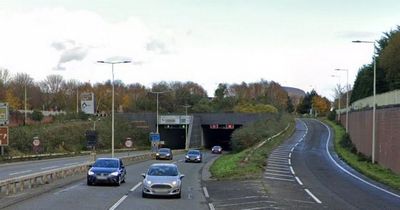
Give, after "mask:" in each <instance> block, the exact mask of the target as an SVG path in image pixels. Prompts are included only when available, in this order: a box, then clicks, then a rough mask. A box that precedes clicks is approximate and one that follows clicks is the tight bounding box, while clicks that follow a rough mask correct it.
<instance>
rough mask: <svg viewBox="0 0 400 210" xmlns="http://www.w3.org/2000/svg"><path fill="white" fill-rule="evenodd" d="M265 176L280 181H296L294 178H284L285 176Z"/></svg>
mask: <svg viewBox="0 0 400 210" xmlns="http://www.w3.org/2000/svg"><path fill="white" fill-rule="evenodd" d="M264 178H266V179H273V180H279V181H287V182H294V179H283V178H277V177H272V176H264Z"/></svg>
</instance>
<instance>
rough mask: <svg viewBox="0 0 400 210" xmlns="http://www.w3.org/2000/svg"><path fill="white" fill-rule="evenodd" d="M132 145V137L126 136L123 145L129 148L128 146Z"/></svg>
mask: <svg viewBox="0 0 400 210" xmlns="http://www.w3.org/2000/svg"><path fill="white" fill-rule="evenodd" d="M132 145H133V142H132V139H131V138H126V141H125V147H128V148H130V147H132Z"/></svg>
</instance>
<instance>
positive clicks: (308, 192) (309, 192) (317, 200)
mask: <svg viewBox="0 0 400 210" xmlns="http://www.w3.org/2000/svg"><path fill="white" fill-rule="evenodd" d="M304 190H305V191H306V192H307V194H308V195H309V196H311V197H312V198H313V199H314V201H315V202H317V203H319V204H321V203H322V202H321V201H320V200H319V199H318V198H317V197H315V195H314V194H312V193H311V191H310V190H308V189H304Z"/></svg>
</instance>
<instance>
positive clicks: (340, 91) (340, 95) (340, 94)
mask: <svg viewBox="0 0 400 210" xmlns="http://www.w3.org/2000/svg"><path fill="white" fill-rule="evenodd" d="M331 77H337V78H339V88H340V90H339V98H338V108H339V122H341V121H340V115H341V113H340V98H341V97H342V90H341V89H342V88H341V87H340V76H338V75H331Z"/></svg>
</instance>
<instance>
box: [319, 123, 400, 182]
mask: <svg viewBox="0 0 400 210" xmlns="http://www.w3.org/2000/svg"><path fill="white" fill-rule="evenodd" d="M325 122H326V123H328V124H329V126H330V127H332V128H333V130H334V133H335V142H334V147H335V150H336V153H337V154H338V155H339V157H340V158H341V159H342V160H344V161H345V162H346V163H347V164H349V165H350V166H351V167H353V168H354V169H355V170H357V171H359V172H360V173H362V174H364V175H366V176H368V177H370V178H371V179H374V180H376V181H378V182H381V183H384V184H386V185H388V186H390V187H392V188H395V189H400V175H397V174H395V173H394V172H392V171H391V170H389V169H386V168H384V167H382V166H380V165H378V164H372V163H371V161H370V160H368V159H367V158H365V157H364V156H362V155H359V154H355V153H353V152H351V151H350V149H349V148H346V147H344V146H343V144H341V141H343V139H344V138H343V137H344V135H345V129H344V128H343V127H342V126H340V125H338V124H336V123H335V122H332V121H328V120H325Z"/></svg>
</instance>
